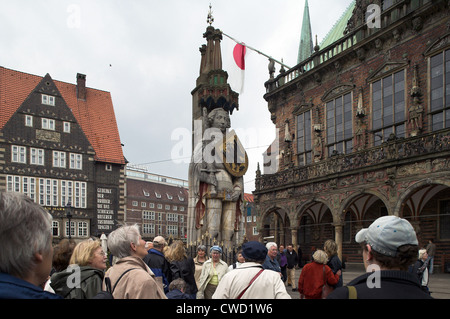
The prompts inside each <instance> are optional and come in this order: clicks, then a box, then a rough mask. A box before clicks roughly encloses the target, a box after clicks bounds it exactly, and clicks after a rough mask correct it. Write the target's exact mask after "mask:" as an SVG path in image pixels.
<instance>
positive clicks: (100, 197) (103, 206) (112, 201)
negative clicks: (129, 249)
mask: <svg viewBox="0 0 450 319" xmlns="http://www.w3.org/2000/svg"><path fill="white" fill-rule="evenodd" d="M116 192H117V190H116V189H115V188H111V187H97V191H96V198H97V230H98V232H99V233H102V232H104V233H109V232H111V231H112V230H113V228H114V221H115V220H116V219H117V196H116Z"/></svg>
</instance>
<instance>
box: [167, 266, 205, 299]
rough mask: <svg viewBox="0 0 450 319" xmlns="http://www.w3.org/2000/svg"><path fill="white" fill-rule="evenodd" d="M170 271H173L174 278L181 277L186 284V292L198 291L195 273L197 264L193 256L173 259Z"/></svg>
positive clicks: (193, 292)
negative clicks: (177, 259) (179, 259)
mask: <svg viewBox="0 0 450 319" xmlns="http://www.w3.org/2000/svg"><path fill="white" fill-rule="evenodd" d="M170 271H171V273H172V280H175V279H178V278H181V279H183V280H184V281H185V282H186V284H187V287H186V291H185V293H186V294H190V295H192V294H195V293H197V291H198V289H197V284H196V283H195V278H194V273H195V264H194V260H193V259H192V258H186V259H183V260H181V261H172V262H171V263H170Z"/></svg>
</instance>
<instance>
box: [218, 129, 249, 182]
mask: <svg viewBox="0 0 450 319" xmlns="http://www.w3.org/2000/svg"><path fill="white" fill-rule="evenodd" d="M219 147H220V146H219ZM220 154H222V155H223V157H222V160H223V164H224V166H225V169H226V170H227V171H228V173H230V174H231V175H233V176H235V177H241V176H244V174H245V173H246V172H247V169H248V156H247V152H246V151H245V149H244V146H243V145H242V143H241V141H240V140H239V138H238V136H237V135H236V133H235V132H234V130H232V131H230V132H228V133H227V136H226V139H225V140H224V141H223V144H222V146H221V147H220Z"/></svg>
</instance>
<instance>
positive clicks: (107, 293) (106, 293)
mask: <svg viewBox="0 0 450 319" xmlns="http://www.w3.org/2000/svg"><path fill="white" fill-rule="evenodd" d="M133 269H137V268H130V269H127V270H125V271H124V272H123V273H122V275H120V277H119V279H117V281H116V283H115V284H114V287H112V289H111V279H109V277H105V286H106V290H102V291H100V292H99V293H98V294H96V295H95V296H94V297H93V298H92V299H114V297H113V292H114V289H116V286H117V284H118V283H119V281H120V279H122V277H123V275H125V274H126V273H127V272H129V271H130V270H133Z"/></svg>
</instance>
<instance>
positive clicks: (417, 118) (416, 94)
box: [408, 64, 423, 136]
mask: <svg viewBox="0 0 450 319" xmlns="http://www.w3.org/2000/svg"><path fill="white" fill-rule="evenodd" d="M421 95H422V94H421V90H420V86H419V76H418V65H417V64H415V65H414V75H413V79H412V88H411V97H412V103H411V106H410V107H409V110H408V111H409V122H410V123H411V135H412V136H416V135H417V134H418V133H419V132H420V131H421V130H422V123H423V106H422V104H421V103H420V97H421Z"/></svg>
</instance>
